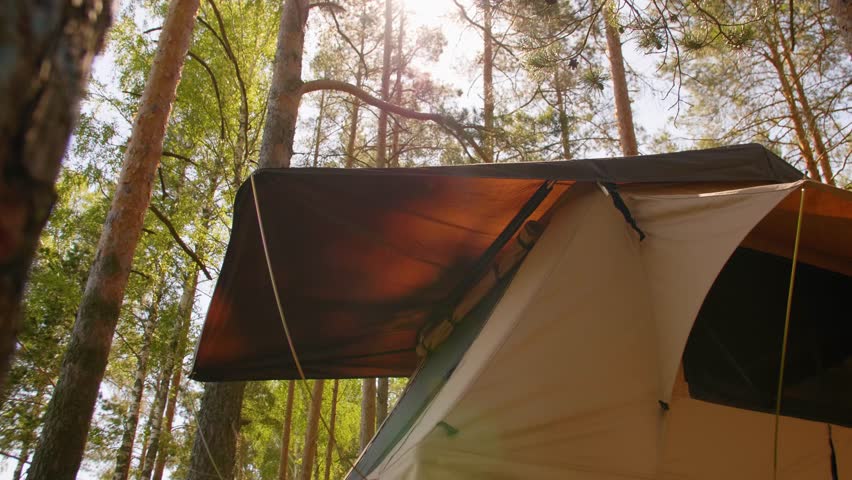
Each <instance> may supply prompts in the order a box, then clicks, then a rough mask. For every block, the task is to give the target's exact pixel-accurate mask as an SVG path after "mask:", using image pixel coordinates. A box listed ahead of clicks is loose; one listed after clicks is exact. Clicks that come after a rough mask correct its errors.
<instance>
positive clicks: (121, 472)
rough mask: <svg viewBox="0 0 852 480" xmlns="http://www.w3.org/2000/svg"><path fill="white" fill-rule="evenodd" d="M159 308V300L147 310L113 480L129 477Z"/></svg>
mask: <svg viewBox="0 0 852 480" xmlns="http://www.w3.org/2000/svg"><path fill="white" fill-rule="evenodd" d="M158 307H159V298H157V299H155V300H154V302H153V303H152V305H151V307H150V308H149V310H148V318H147V319H146V320H145V327H144V333H143V334H142V346H141V347H140V349H139V358H138V359H137V364H136V376H135V378H134V381H133V391H132V392H131V394H130V408H128V411H127V416H126V417H125V419H124V432H123V434H122V437H121V446H119V447H118V452H117V454H116V459H115V472H114V473H113V475H112V478H113V480H127V478H128V476H129V475H130V461H131V460H132V459H133V442H134V441H135V440H136V430H137V428H138V427H139V410H140V408H141V407H142V394H143V393H145V377H146V375H147V374H148V357H150V354H151V337H153V335H154V325H155V324H156V323H157V322H156V317H157V310H158Z"/></svg>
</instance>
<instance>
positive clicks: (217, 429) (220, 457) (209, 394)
mask: <svg viewBox="0 0 852 480" xmlns="http://www.w3.org/2000/svg"><path fill="white" fill-rule="evenodd" d="M245 388H246V382H227V383H208V384H207V385H206V386H205V387H204V396H203V397H202V399H201V410H200V411H199V412H198V416H197V418H196V421H197V423H198V425H197V428H198V429H197V430H196V432H195V441H194V442H193V444H192V454H191V455H190V461H189V474H188V475H187V477H186V478H187V479H188V480H209V479H211V478H221V479H223V480H231V479H232V478H234V464H235V461H234V460H235V454H236V450H237V435H238V434H239V431H240V412H241V411H242V407H243V393H245Z"/></svg>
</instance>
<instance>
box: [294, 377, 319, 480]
mask: <svg viewBox="0 0 852 480" xmlns="http://www.w3.org/2000/svg"><path fill="white" fill-rule="evenodd" d="M313 383H314V384H313V388H312V389H311V396H310V408H309V409H308V417H307V422H308V425H307V427H306V428H305V447H304V450H303V453H302V470H301V474H300V475H299V479H300V480H311V471H312V470H313V467H314V459H315V458H316V455H317V443H319V424H320V416H321V415H322V394H323V387H325V380H314V382H313Z"/></svg>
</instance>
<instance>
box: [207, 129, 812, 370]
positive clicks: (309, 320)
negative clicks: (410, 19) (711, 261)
mask: <svg viewBox="0 0 852 480" xmlns="http://www.w3.org/2000/svg"><path fill="white" fill-rule="evenodd" d="M253 178H254V180H255V185H256V187H257V196H258V199H259V207H260V209H261V211H262V214H263V220H264V229H265V231H266V236H267V239H268V246H269V251H270V257H271V261H272V264H273V270H274V273H275V277H276V281H277V284H278V285H279V289H280V292H279V293H280V296H281V299H282V304H283V308H284V313H285V316H286V318H287V323H288V325H289V327H290V330H291V333H292V336H293V340H294V342H295V344H296V348H297V353H298V355H299V357H300V360H301V363H302V366H303V367H304V370H305V373H306V374H307V376H308V377H310V378H352V377H372V376H407V375H410V374H411V373H412V372H413V371H414V369H415V368H416V366H417V363H418V358H417V356H416V354H415V352H414V348H415V345H416V341H417V340H416V339H417V333H418V332H419V331H420V329H421V328H423V326H424V325H426V324H427V323H428V322H430V321H431V320H432V319H434V318H435V317H436V316H437V315H439V314H440V313H441V312H444V311H446V310H447V309H448V308H451V307H452V305H449V303H450V302H451V300H452V299H453V298H456V295H457V292H458V290H459V289H460V288H461V287H462V286H463V285H466V284H469V283H470V281H471V279H470V278H469V277H470V276H471V275H472V274H473V273H472V272H473V269H474V267H475V266H476V265H477V262H478V261H479V259H481V258H482V256H483V255H484V253H485V252H487V251H488V250H489V247H490V246H491V245H493V244H494V242H495V240H496V239H497V238H498V237H499V236H500V234H501V232H502V231H503V230H504V229H505V227H506V226H507V225H508V223H509V222H510V221H511V219H512V218H513V217H514V216H515V215H516V214H517V212H518V211H519V210H520V209H521V208H522V207H523V206H524V205H525V204H526V203H527V201H528V200H529V199H530V197H531V196H532V195H533V194H534V193H535V192H536V191H537V190H538V189H539V188H540V187H541V185H542V184H543V183H544V182H545V181H555V182H556V183H555V185H554V186H553V189H552V191H551V193H550V195H548V196H547V198H545V199H544V201H543V202H542V203H541V204H540V205H539V206H538V208H537V209H536V210H535V211H534V212H533V213H532V214H531V215H530V218H532V219H537V218H540V217H541V216H542V215H544V214H545V212H547V211H548V210H549V209H550V207H551V206H552V205H553V203H554V202H555V201H556V200H557V199H558V198H560V197H561V195H562V194H563V193H564V192H566V191H568V190H569V189H570V188H571V187H572V185H574V184H575V182H612V183H618V184H621V185H622V186H623V185H626V184H633V185H635V184H638V183H654V182H656V183H660V182H692V183H699V182H726V183H728V184H740V185H744V184H753V183H782V182H790V181H794V180H796V179H799V178H801V173H800V172H798V171H797V170H795V169H794V168H792V167H791V166H789V165H788V164H786V163H785V162H783V161H782V160H781V159H779V158H778V157H776V156H775V155H774V154H772V153H771V152H769V151H767V150H766V149H764V148H763V147H761V146H759V145H743V146H736V147H726V148H720V149H708V150H701V151H692V152H681V153H674V154H663V155H648V156H644V157H641V158H615V159H597V160H576V161H570V162H548V163H523V164H496V165H469V166H455V167H428V168H416V169H354V170H353V169H349V170H347V169H269V170H261V171H259V172H257V173H255V174H254V177H253ZM297 376H298V372H297V370H296V368H295V364H294V362H293V360H292V358H291V356H290V355H289V349H288V346H287V342H286V340H285V338H284V333H283V328H282V326H281V320H280V318H279V315H278V312H277V309H276V307H275V301H274V295H273V292H272V287H271V283H270V280H269V275H268V273H267V266H266V260H265V258H264V253H263V249H262V247H261V241H260V234H259V226H258V223H257V217H256V213H255V205H254V201H253V198H252V192H251V186H250V185H249V184H248V183H247V184H246V185H243V187H242V188H241V189H240V191H239V192H238V194H237V199H236V202H235V206H234V223H233V228H232V235H231V240H230V243H229V245H228V250H227V253H226V255H225V260H224V263H223V265H222V269H221V271H220V275H219V279H218V282H217V285H216V288H215V290H214V294H213V298H212V299H211V303H210V308H209V310H208V313H207V318H206V320H205V324H204V327H203V329H202V332H201V335H200V340H199V343H198V346H197V349H196V357H195V363H194V366H193V369H192V373H191V377H192V378H194V379H196V380H202V381H228V380H262V379H292V378H296V377H297Z"/></svg>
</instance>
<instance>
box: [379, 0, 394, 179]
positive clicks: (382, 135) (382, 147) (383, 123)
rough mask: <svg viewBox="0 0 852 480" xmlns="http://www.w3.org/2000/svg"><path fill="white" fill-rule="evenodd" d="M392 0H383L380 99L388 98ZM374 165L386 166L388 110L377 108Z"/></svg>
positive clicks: (391, 47)
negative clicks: (383, 21) (377, 122)
mask: <svg viewBox="0 0 852 480" xmlns="http://www.w3.org/2000/svg"><path fill="white" fill-rule="evenodd" d="M392 35H393V0H385V33H384V51H383V52H382V87H381V88H382V91H381V93H382V100H384V101H388V100H390V77H391V68H392V67H391V53H392V51H393V40H392V38H393V37H392ZM377 135H378V140H377V144H376V167H379V168H384V167H387V151H388V146H387V141H388V112H387V110H384V109H382V110H379V126H378V134H377Z"/></svg>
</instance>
